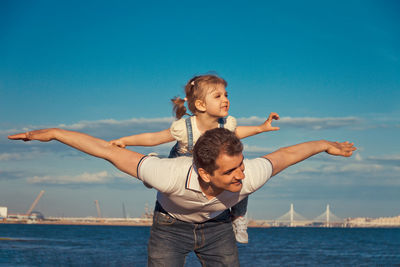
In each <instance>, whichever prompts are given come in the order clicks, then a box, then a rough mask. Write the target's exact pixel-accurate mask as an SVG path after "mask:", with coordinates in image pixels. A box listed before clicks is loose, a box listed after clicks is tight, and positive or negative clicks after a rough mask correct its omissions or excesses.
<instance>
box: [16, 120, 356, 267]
mask: <svg viewBox="0 0 400 267" xmlns="http://www.w3.org/2000/svg"><path fill="white" fill-rule="evenodd" d="M9 138H10V139H13V140H24V141H29V140H38V141H43V142H46V141H51V140H57V141H60V142H62V143H64V144H66V145H69V146H71V147H74V148H76V149H78V150H81V151H83V152H85V153H88V154H90V155H93V156H95V157H99V158H103V159H105V160H108V161H110V162H111V163H112V164H114V165H115V166H116V167H117V168H118V169H120V170H121V171H123V172H126V173H128V174H130V175H132V176H134V177H137V178H139V179H140V180H142V181H143V182H145V183H147V184H149V185H151V186H152V187H154V188H155V189H156V190H157V191H158V194H157V202H156V207H155V212H154V218H153V226H152V229H151V235H150V239H149V245H148V263H149V266H183V265H184V262H185V257H186V255H187V253H189V252H190V251H194V252H195V253H196V255H197V256H198V258H199V260H200V261H201V263H202V265H203V266H238V265H239V259H238V252H237V247H236V242H235V237H234V235H233V231H232V225H231V220H230V214H229V208H230V207H232V206H233V205H235V204H236V203H238V202H239V201H240V200H242V199H243V198H244V197H246V196H248V195H249V194H251V193H253V192H255V191H256V190H257V189H259V188H260V187H262V186H263V185H264V184H265V183H266V182H267V181H268V179H269V178H271V177H272V176H274V175H276V174H277V173H279V172H280V171H282V170H283V169H285V168H287V167H289V166H291V165H293V164H296V163H298V162H300V161H302V160H304V159H307V158H308V157H311V156H313V155H315V154H318V153H321V152H327V153H328V154H330V155H337V156H344V157H349V156H351V155H352V153H353V151H354V150H356V148H355V147H354V146H353V144H352V143H349V142H344V143H338V142H329V141H312V142H307V143H302V144H298V145H294V146H290V147H286V148H281V149H279V150H277V151H275V152H273V153H270V154H268V155H265V156H263V157H260V158H256V159H252V160H245V159H244V158H243V154H242V150H243V146H242V143H241V142H240V140H239V139H238V138H237V137H236V136H235V134H234V133H232V132H230V131H229V130H226V129H223V128H216V129H213V130H210V131H207V132H206V133H205V134H204V135H203V136H202V137H200V138H199V140H198V141H197V143H196V145H195V147H194V151H193V159H192V158H189V157H181V158H175V159H159V158H156V157H148V156H144V155H142V154H139V153H136V152H133V151H130V150H126V149H123V148H119V147H116V146H112V145H110V144H109V143H108V142H106V141H104V140H101V139H97V138H94V137H91V136H89V135H86V134H83V133H78V132H72V131H66V130H61V129H44V130H37V131H32V132H27V133H21V134H16V135H12V136H9Z"/></svg>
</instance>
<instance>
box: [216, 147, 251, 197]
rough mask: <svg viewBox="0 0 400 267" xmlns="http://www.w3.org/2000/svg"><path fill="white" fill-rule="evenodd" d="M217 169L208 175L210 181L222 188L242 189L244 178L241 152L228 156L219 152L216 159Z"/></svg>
mask: <svg viewBox="0 0 400 267" xmlns="http://www.w3.org/2000/svg"><path fill="white" fill-rule="evenodd" d="M216 164H217V166H219V168H218V169H216V170H215V171H214V174H213V175H210V181H211V183H212V184H213V185H214V186H215V187H217V188H219V189H222V190H228V191H231V192H238V191H240V189H242V180H243V179H244V176H245V175H244V164H243V154H242V153H240V154H238V155H234V156H228V155H226V154H224V153H221V154H220V155H219V156H218V158H217V160H216Z"/></svg>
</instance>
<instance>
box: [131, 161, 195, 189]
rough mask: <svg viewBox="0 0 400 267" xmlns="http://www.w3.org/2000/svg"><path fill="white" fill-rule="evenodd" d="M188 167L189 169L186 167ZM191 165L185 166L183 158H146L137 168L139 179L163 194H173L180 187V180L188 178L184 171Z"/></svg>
mask: <svg viewBox="0 0 400 267" xmlns="http://www.w3.org/2000/svg"><path fill="white" fill-rule="evenodd" d="M178 161H179V162H178ZM186 165H188V167H187V168H185V166H186ZM189 167H190V164H185V162H183V160H182V158H173V159H170V158H163V159H160V158H158V157H152V156H145V157H143V158H142V159H141V160H140V162H139V164H138V167H137V174H138V179H139V180H141V181H143V182H144V183H146V184H148V185H150V186H151V187H153V188H154V189H156V190H157V191H159V192H162V193H166V194H168V193H172V192H174V191H175V190H176V189H177V188H178V187H179V180H180V179H179V178H182V175H183V176H186V173H185V172H184V170H186V172H187V170H188V169H189Z"/></svg>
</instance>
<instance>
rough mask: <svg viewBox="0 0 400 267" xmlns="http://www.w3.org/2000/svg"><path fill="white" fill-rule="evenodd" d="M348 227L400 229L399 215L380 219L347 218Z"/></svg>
mask: <svg viewBox="0 0 400 267" xmlns="http://www.w3.org/2000/svg"><path fill="white" fill-rule="evenodd" d="M346 225H347V226H348V227H400V215H399V216H396V217H381V218H349V219H347V222H346Z"/></svg>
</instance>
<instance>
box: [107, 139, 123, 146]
mask: <svg viewBox="0 0 400 267" xmlns="http://www.w3.org/2000/svg"><path fill="white" fill-rule="evenodd" d="M109 143H110V144H111V145H114V146H118V147H122V148H125V147H126V145H125V144H124V142H122V141H121V139H115V140H111V141H110V142H109Z"/></svg>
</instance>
